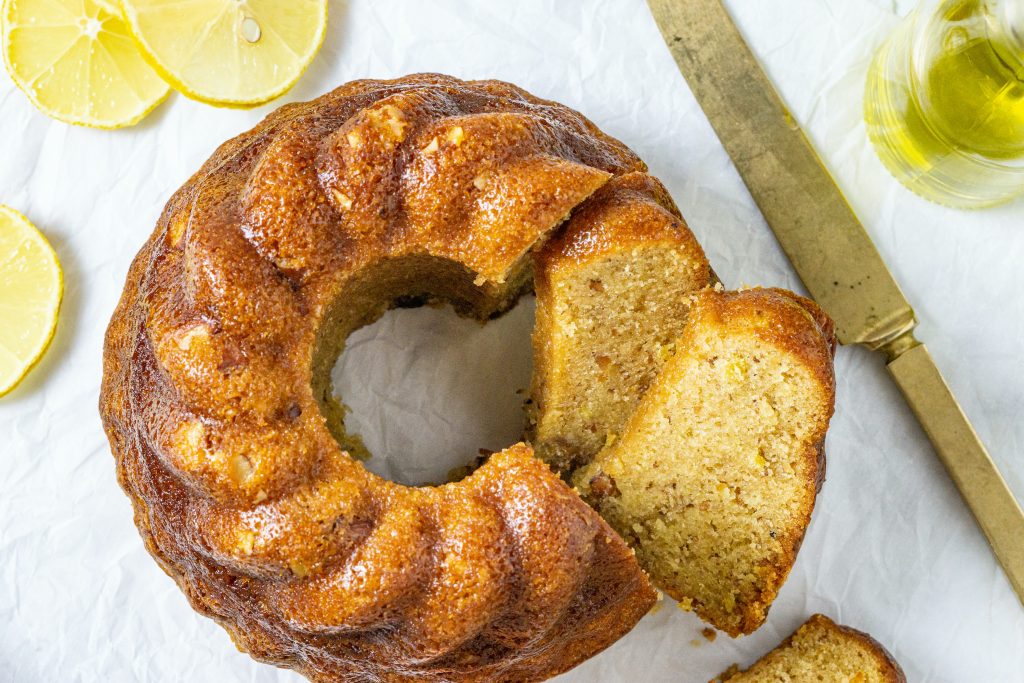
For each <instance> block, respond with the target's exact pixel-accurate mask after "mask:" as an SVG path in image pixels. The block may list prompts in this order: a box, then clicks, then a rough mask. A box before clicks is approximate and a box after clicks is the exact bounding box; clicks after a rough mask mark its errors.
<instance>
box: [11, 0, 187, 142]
mask: <svg viewBox="0 0 1024 683" xmlns="http://www.w3.org/2000/svg"><path fill="white" fill-rule="evenodd" d="M0 18H2V24H3V52H4V63H5V64H6V65H7V71H8V72H9V73H10V74H11V78H12V79H13V80H14V82H15V83H16V84H17V85H18V87H19V88H21V89H22V90H23V91H24V92H25V94H26V95H28V98H29V99H30V100H32V104H34V105H35V106H36V107H37V108H38V109H40V110H41V111H42V112H43V113H44V114H46V115H48V116H52V117H53V118H55V119H58V120H60V121H64V122H66V123H74V124H78V125H81V126H92V127H94V128H122V127H124V126H130V125H132V124H133V123H137V122H138V121H139V120H141V119H142V117H144V116H145V115H146V114H148V113H149V112H150V111H152V110H153V108H154V107H156V105H158V104H160V102H162V101H163V99H164V98H165V97H167V93H169V92H170V88H168V86H167V83H165V82H164V81H163V80H162V79H161V78H160V77H159V76H158V75H157V74H156V72H155V71H153V69H152V67H150V66H149V64H147V63H146V61H145V60H144V59H143V58H142V55H141V54H140V53H139V50H138V48H137V47H136V46H135V43H134V41H133V40H132V38H131V35H130V34H129V33H128V27H127V26H126V25H125V23H124V20H123V19H122V18H121V12H120V11H119V9H118V7H117V5H116V4H115V3H112V2H107V1H106V0H3V7H2V9H0Z"/></svg>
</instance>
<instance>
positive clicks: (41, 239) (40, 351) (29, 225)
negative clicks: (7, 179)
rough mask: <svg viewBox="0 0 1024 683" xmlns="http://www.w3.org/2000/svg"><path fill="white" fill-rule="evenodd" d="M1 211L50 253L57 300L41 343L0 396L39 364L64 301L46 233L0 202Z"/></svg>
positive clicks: (54, 332)
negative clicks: (22, 226)
mask: <svg viewBox="0 0 1024 683" xmlns="http://www.w3.org/2000/svg"><path fill="white" fill-rule="evenodd" d="M3 213H8V214H11V215H13V217H14V218H15V219H16V220H19V221H21V222H22V223H24V224H25V226H27V228H28V229H29V232H30V233H31V234H33V236H34V238H35V239H37V240H38V241H39V242H40V243H41V244H42V245H43V246H44V247H46V250H47V253H48V254H49V255H50V258H52V259H53V265H54V270H55V271H56V274H57V283H56V284H57V301H56V303H55V304H54V306H53V315H52V317H51V320H50V324H49V327H47V329H46V334H45V339H44V340H43V342H42V344H40V345H39V348H38V349H37V351H36V353H35V355H34V356H33V357H32V358H31V359H30V360H29V361H28V362H27V363H25V364H24V366H23V367H22V371H21V374H19V375H16V376H15V378H14V380H13V381H12V382H11V383H10V384H8V385H6V386H3V385H0V398H2V397H4V396H6V395H8V394H9V393H11V392H12V391H14V390H15V389H17V388H18V385H20V384H21V383H22V381H24V379H25V378H26V377H27V376H28V375H29V373H30V372H32V370H34V369H35V367H36V366H37V365H39V362H40V361H41V360H42V359H43V356H45V355H46V352H47V351H48V350H49V349H50V345H51V344H52V343H53V338H54V337H55V336H57V320H58V318H60V307H61V304H62V303H63V302H64V269H63V268H62V267H61V265H60V259H59V258H57V252H56V250H55V249H54V248H53V245H52V244H50V240H48V239H46V235H44V234H43V233H42V232H40V231H39V228H37V227H36V226H35V225H33V224H32V221H30V220H29V219H28V218H27V217H26V216H25V214H23V213H21V212H20V211H18V210H17V209H13V208H11V207H9V206H7V205H6V204H0V214H3Z"/></svg>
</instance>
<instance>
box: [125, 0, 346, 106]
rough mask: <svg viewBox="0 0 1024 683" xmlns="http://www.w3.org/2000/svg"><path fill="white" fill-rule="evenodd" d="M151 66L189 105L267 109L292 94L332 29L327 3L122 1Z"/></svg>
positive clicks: (280, 0) (291, 0)
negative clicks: (266, 104)
mask: <svg viewBox="0 0 1024 683" xmlns="http://www.w3.org/2000/svg"><path fill="white" fill-rule="evenodd" d="M121 7H122V8H123V9H124V17H125V19H126V20H127V22H128V26H129V28H130V29H131V32H132V35H134V36H135V40H136V41H137V42H138V44H139V46H140V48H141V49H142V52H143V54H144V55H145V56H146V59H148V60H149V63H150V64H152V65H153V67H154V68H155V69H156V70H157V71H158V72H159V73H160V75H161V76H163V77H164V78H165V79H166V80H167V82H168V83H170V84H171V85H172V86H174V88H175V89H176V90H178V91H180V92H181V93H183V94H184V95H185V96H186V97H191V98H192V99H195V100H199V101H201V102H206V103H208V104H215V105H220V106H226V107H251V106H255V105H257V104H263V103H264V102H267V101H269V100H272V99H274V98H275V97H278V96H280V95H282V94H284V93H285V92H286V91H287V90H288V89H289V88H291V87H292V86H293V85H294V84H295V82H296V81H297V80H299V77H300V76H302V73H303V72H304V71H305V70H306V67H307V66H309V63H310V62H311V61H313V57H314V56H315V55H316V52H317V50H318V49H320V44H321V43H322V42H323V40H324V32H325V30H326V28H327V0H122V2H121Z"/></svg>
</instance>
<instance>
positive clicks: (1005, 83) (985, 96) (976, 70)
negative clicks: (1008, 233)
mask: <svg viewBox="0 0 1024 683" xmlns="http://www.w3.org/2000/svg"><path fill="white" fill-rule="evenodd" d="M979 5H980V3H979V1H978V0H961V1H958V2H950V3H947V4H946V5H945V6H944V7H943V10H942V15H941V16H940V17H939V21H937V22H936V23H935V27H936V28H935V29H934V30H933V31H931V33H930V34H929V36H928V38H929V40H930V44H928V45H923V46H922V45H921V44H920V39H919V41H918V43H917V44H916V45H913V46H912V45H911V32H910V31H911V29H910V28H909V26H905V27H904V28H903V29H902V30H901V32H899V33H897V34H896V35H894V36H893V38H892V39H891V40H890V41H889V42H888V43H887V44H886V45H885V46H883V47H882V49H881V50H879V53H878V54H877V55H876V57H875V60H874V62H873V64H872V66H871V70H870V72H869V74H868V84H867V89H866V91H865V109H864V110H865V120H866V122H867V126H868V133H869V135H870V137H871V139H872V142H873V143H874V144H875V147H876V149H877V151H878V154H879V156H880V157H881V159H882V162H883V163H884V164H885V165H886V166H887V167H888V168H889V170H890V171H892V173H893V174H894V175H895V176H896V177H897V178H898V179H899V180H900V181H901V182H903V183H904V184H905V185H907V186H908V187H909V188H910V189H912V190H914V191H915V192H917V193H918V194H920V195H922V196H924V197H926V198H928V199H931V200H933V201H937V202H940V203H943V204H947V205H951V206H961V207H981V206H987V205H991V204H998V203H1001V202H1004V201H1008V200H1010V199H1012V198H1013V197H1014V196H1017V195H1020V194H1024V55H1022V54H1021V52H1020V47H1019V46H1016V47H1014V46H1011V45H1010V44H1009V43H1008V42H1006V41H1001V40H999V39H998V38H996V37H993V36H992V35H991V33H990V32H987V31H985V30H984V29H985V26H984V24H983V23H982V22H981V21H979V20H975V21H972V18H975V17H977V16H978V14H979V13H980V12H981V7H980V6H979ZM912 49H913V50H914V53H913V57H914V58H915V59H917V60H918V65H917V66H918V68H917V69H914V68H912V67H911V66H910V61H909V59H908V57H910V54H911V53H910V50H912ZM922 61H923V62H924V66H923V68H922V66H921V64H920V63H921V62H922Z"/></svg>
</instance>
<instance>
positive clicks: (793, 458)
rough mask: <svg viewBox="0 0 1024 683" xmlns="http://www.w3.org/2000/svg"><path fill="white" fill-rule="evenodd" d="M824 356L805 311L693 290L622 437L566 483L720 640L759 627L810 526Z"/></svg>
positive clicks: (822, 422) (823, 336)
mask: <svg viewBox="0 0 1024 683" xmlns="http://www.w3.org/2000/svg"><path fill="white" fill-rule="evenodd" d="M834 348H835V337H834V335H833V328H832V323H831V321H830V320H829V319H828V317H827V316H826V315H825V314H824V313H823V312H822V311H821V309H819V308H818V307H817V306H816V305H815V304H814V303H813V302H811V301H809V300H807V299H804V298H802V297H799V296H797V295H795V294H792V293H790V292H786V291H783V290H774V289H749V290H744V291H739V292H729V293H725V292H720V291H716V290H713V289H711V290H705V291H703V292H700V293H698V294H697V295H696V297H695V300H694V303H693V305H692V306H691V308H690V312H689V318H688V320H687V322H686V326H685V329H684V330H683V333H682V336H681V337H680V338H679V340H678V341H677V343H676V354H675V355H674V356H673V357H672V358H671V359H670V360H669V361H668V362H667V363H666V364H665V366H664V368H663V369H662V371H661V373H660V374H659V375H658V377H657V379H656V380H655V382H654V383H653V384H652V385H651V387H650V389H649V390H648V391H647V393H646V394H645V395H644V396H643V399H642V401H641V402H640V404H639V406H638V407H637V409H636V411H635V412H634V413H633V415H632V416H631V417H630V418H629V420H628V421H627V422H626V424H625V425H624V427H623V430H622V433H621V435H620V436H619V437H618V439H617V440H615V441H614V443H612V444H611V445H610V446H608V447H606V448H605V449H603V450H602V451H601V452H600V453H599V454H598V455H597V456H596V458H595V459H594V460H593V462H591V463H590V464H589V465H587V466H585V467H583V468H580V469H579V470H577V471H576V472H575V473H574V474H573V477H572V480H573V483H574V485H575V486H576V487H577V488H578V489H579V491H580V493H581V494H582V495H583V497H584V498H585V499H586V500H587V501H588V502H589V503H590V504H591V505H593V506H594V507H595V508H596V509H597V510H598V511H599V512H600V513H601V515H602V516H603V517H604V518H605V519H606V520H607V521H608V522H609V523H611V525H612V526H613V527H614V528H615V529H616V530H617V531H618V532H619V533H620V534H621V535H622V536H623V537H624V538H625V539H626V540H627V541H628V542H629V544H630V545H631V546H632V547H633V548H634V550H636V553H637V558H638V559H639V561H640V564H641V566H642V567H643V568H644V569H645V570H646V571H647V573H648V574H649V575H650V576H651V578H652V580H653V581H654V583H655V584H656V585H657V586H658V587H659V588H661V589H662V590H663V591H665V592H666V593H667V594H668V595H670V596H671V597H673V598H674V599H676V600H677V601H679V603H680V604H681V606H683V607H684V608H686V609H693V610H694V611H696V613H697V614H698V615H699V616H701V617H702V618H703V619H705V620H706V621H708V622H710V623H711V624H713V625H714V626H716V627H717V628H719V629H720V630H723V631H725V632H727V633H729V634H730V635H733V636H736V635H739V634H741V633H750V632H752V631H753V630H754V629H756V628H757V627H758V626H760V625H761V623H762V622H763V621H764V619H765V617H766V615H767V610H768V607H769V605H770V604H771V602H772V600H773V599H774V598H775V595H776V593H777V592H778V589H779V587H780V586H781V585H782V583H783V581H784V580H785V578H786V576H787V575H788V573H789V570H790V568H791V567H792V566H793V561H794V560H795V558H796V553H797V550H798V549H799V547H800V543H801V541H802V540H803V536H804V531H805V529H806V528H807V525H808V523H809V522H810V517H811V510H812V509H813V507H814V499H815V496H816V494H817V490H818V487H819V485H820V483H821V481H822V479H823V477H824V451H823V442H824V438H825V430H826V429H827V427H828V422H829V418H830V417H831V415H832V411H833V406H834V401H835V382H834V377H833V373H832V353H833V351H834Z"/></svg>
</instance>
